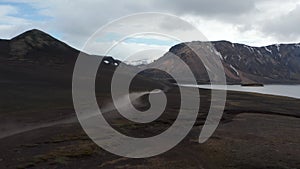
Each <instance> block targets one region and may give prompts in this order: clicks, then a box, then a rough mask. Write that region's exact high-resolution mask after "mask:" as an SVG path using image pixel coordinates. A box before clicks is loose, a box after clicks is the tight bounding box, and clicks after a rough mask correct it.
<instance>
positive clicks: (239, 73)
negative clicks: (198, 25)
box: [145, 41, 300, 84]
mask: <svg viewBox="0 0 300 169" xmlns="http://www.w3.org/2000/svg"><path fill="white" fill-rule="evenodd" d="M190 45H191V46H193V48H194V49H196V50H198V51H200V52H199V53H200V57H203V56H206V55H205V54H204V53H203V50H204V49H205V50H209V51H211V54H214V55H217V56H218V57H220V59H221V61H222V63H223V66H224V71H225V74H226V78H227V82H228V83H234V84H240V83H255V82H257V83H276V84H299V83H300V44H281V45H270V46H266V47H251V46H247V45H243V44H234V43H231V42H228V41H216V42H197V41H195V42H187V43H183V44H178V45H175V46H173V47H172V48H171V49H170V50H169V53H172V54H175V55H177V56H178V57H179V58H180V59H181V60H183V61H184V62H185V63H186V64H187V65H188V66H189V67H190V69H191V70H192V71H193V73H194V75H195V77H196V79H197V81H198V82H199V83H208V82H209V79H208V76H207V72H206V69H205V67H204V65H203V64H202V62H201V60H200V59H199V57H198V56H197V55H196V54H195V53H194V52H192V51H191V49H190V48H189V47H188V46H190ZM213 47H214V48H213ZM201 53H202V54H201ZM175 62H176V61H175V59H174V58H173V57H171V56H170V54H165V55H164V56H163V57H161V58H159V59H158V60H157V61H155V62H154V63H152V64H150V65H148V66H149V67H150V66H153V67H158V68H160V69H162V70H170V69H172V70H171V71H173V72H182V67H183V66H182V65H180V64H179V63H175ZM145 75H147V76H152V75H154V76H156V77H157V78H161V77H160V76H161V74H159V73H158V72H157V71H153V70H152V71H148V72H147V73H145Z"/></svg>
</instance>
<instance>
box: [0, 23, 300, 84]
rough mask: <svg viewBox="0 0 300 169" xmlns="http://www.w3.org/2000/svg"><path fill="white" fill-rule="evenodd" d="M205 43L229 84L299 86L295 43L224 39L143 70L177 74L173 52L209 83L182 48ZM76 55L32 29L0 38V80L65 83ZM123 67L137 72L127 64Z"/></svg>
mask: <svg viewBox="0 0 300 169" xmlns="http://www.w3.org/2000/svg"><path fill="white" fill-rule="evenodd" d="M208 43H209V44H212V45H213V46H214V49H211V50H213V52H215V53H217V54H218V55H220V57H221V60H222V63H223V65H224V68H225V74H226V77H227V82H228V83H232V84H239V83H275V84H300V44H280V45H270V46H265V47H251V46H247V45H243V44H236V43H231V42H228V41H215V42H197V41H195V42H187V43H182V44H178V45H175V46H173V47H172V48H171V49H170V50H169V52H168V53H166V54H165V55H164V56H162V57H161V58H159V59H158V60H156V61H155V62H153V63H151V64H148V65H146V66H145V65H144V66H145V67H149V66H154V67H157V68H160V69H162V70H167V69H168V70H171V71H174V72H176V71H177V72H180V71H181V69H182V68H181V67H180V65H178V64H177V63H175V62H174V58H172V57H170V53H172V54H175V55H177V56H179V57H180V59H182V60H183V61H184V62H186V63H187V64H188V66H189V67H190V69H191V70H192V72H193V73H194V75H195V77H196V79H197V81H198V82H199V83H209V79H208V76H207V72H206V69H205V67H204V65H203V64H202V63H201V60H199V58H198V56H195V54H194V53H193V52H191V51H190V49H189V48H188V47H187V44H188V45H193V46H195V48H197V47H198V46H199V47H200V46H203V45H206V44H208ZM79 52H80V51H78V50H76V49H74V48H72V47H70V46H68V45H67V44H65V43H63V42H61V41H59V40H57V39H55V38H53V37H51V36H50V35H48V34H46V33H44V32H42V31H40V30H36V29H34V30H30V31H27V32H25V33H23V34H21V35H19V36H17V37H15V38H12V39H11V40H0V76H1V77H2V79H1V80H2V81H4V80H6V81H7V80H8V81H9V80H10V79H11V80H12V79H14V80H22V79H23V80H25V79H27V80H28V79H40V80H42V79H44V80H46V81H49V80H52V81H53V82H57V80H58V81H60V80H61V81H64V80H67V81H68V82H70V81H71V78H72V71H73V68H74V65H75V62H76V59H77V56H78V54H79ZM98 57H103V56H98ZM200 57H201V56H200ZM119 63H121V62H120V61H118V60H115V59H113V58H112V57H104V59H103V64H105V65H106V68H107V69H108V70H111V71H113V70H114V69H115V67H116V66H118V65H119ZM128 67H129V68H130V69H139V67H134V66H129V65H128ZM141 74H142V75H144V76H147V77H151V78H155V79H168V78H169V76H167V75H166V74H164V73H161V71H157V70H149V71H144V72H143V73H141ZM183 78H184V77H183Z"/></svg>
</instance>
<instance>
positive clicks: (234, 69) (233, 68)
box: [230, 64, 240, 76]
mask: <svg viewBox="0 0 300 169" xmlns="http://www.w3.org/2000/svg"><path fill="white" fill-rule="evenodd" d="M230 68H231V69H232V70H233V71H234V72H235V73H236V75H238V76H240V73H239V72H238V71H237V70H236V68H235V67H233V66H232V65H231V64H230Z"/></svg>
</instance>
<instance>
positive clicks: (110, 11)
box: [0, 0, 300, 49]
mask: <svg viewBox="0 0 300 169" xmlns="http://www.w3.org/2000/svg"><path fill="white" fill-rule="evenodd" d="M4 2H6V3H7V4H9V5H7V6H4V7H2V8H0V16H1V18H0V36H1V37H5V38H6V37H11V36H14V35H16V34H17V33H18V32H20V31H21V30H22V31H25V30H26V29H28V28H31V27H37V28H41V29H42V30H44V31H46V32H50V33H53V32H54V33H55V35H59V38H60V39H62V40H64V41H65V42H67V43H68V44H70V45H72V46H74V47H76V48H79V49H81V48H82V47H83V44H84V43H85V42H86V40H87V39H88V38H89V37H90V36H91V35H92V34H93V33H94V32H95V31H96V30H97V29H99V28H100V27H101V26H103V25H105V24H106V23H108V22H111V21H113V20H114V19H118V18H119V17H122V16H125V15H129V14H133V13H136V12H166V13H170V14H173V15H177V16H179V17H181V18H184V19H186V20H188V21H189V22H190V23H192V24H193V25H195V26H196V27H197V28H198V29H199V30H200V31H201V32H203V34H204V35H205V36H206V37H207V39H208V40H230V41H233V42H240V43H246V44H249V45H255V46H259V45H267V44H270V43H280V42H296V41H297V40H299V37H300V33H299V32H300V31H299V30H298V29H297V28H298V27H299V22H298V21H299V16H300V12H299V11H300V10H299V6H297V7H296V8H295V6H296V5H297V4H299V3H300V2H299V0H286V1H284V2H283V1H281V0H247V1H242V0H189V1H182V0H173V1H161V0H143V1H132V0H119V1H107V0H86V1H82V0H72V1H71V0H51V1H36V0H10V1H4ZM13 3H14V4H13ZM4 4H5V3H4ZM16 4H19V5H16ZM24 4H25V5H27V6H30V7H31V8H33V9H34V10H33V11H35V12H34V14H35V15H36V16H37V17H36V18H34V17H23V16H22V15H24V16H25V14H26V13H28V10H27V12H26V10H20V9H21V8H22V5H24ZM0 5H1V6H3V3H2V4H1V3H0ZM20 12H21V13H20ZM45 17H46V18H45ZM38 18H43V19H42V20H41V19H38ZM143 22H144V23H148V25H151V22H152V21H149V20H147V19H145V20H143ZM170 23H172V22H171V21H170V20H168V21H166V22H163V23H161V24H160V28H159V29H161V30H167V31H178V33H179V34H180V31H187V32H188V30H186V29H187V28H186V27H184V26H183V27H182V26H181V24H179V25H178V26H175V27H174V26H173V24H170Z"/></svg>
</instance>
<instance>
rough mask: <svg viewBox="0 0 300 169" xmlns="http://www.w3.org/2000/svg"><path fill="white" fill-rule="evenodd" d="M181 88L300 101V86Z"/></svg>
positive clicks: (199, 86) (207, 86)
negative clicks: (291, 98) (265, 95)
mask: <svg viewBox="0 0 300 169" xmlns="http://www.w3.org/2000/svg"><path fill="white" fill-rule="evenodd" d="M181 86H187V87H198V88H203V89H220V90H224V89H227V90H229V91H241V92H253V93H261V94H270V95H278V96H287V97H293V98H298V99H300V85H265V86H264V87H248V86H241V85H226V86H223V85H213V86H211V85H189V84H182V85H181Z"/></svg>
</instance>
